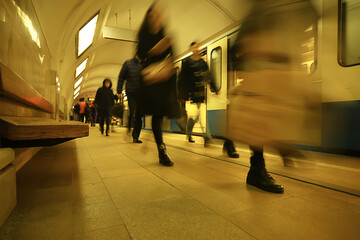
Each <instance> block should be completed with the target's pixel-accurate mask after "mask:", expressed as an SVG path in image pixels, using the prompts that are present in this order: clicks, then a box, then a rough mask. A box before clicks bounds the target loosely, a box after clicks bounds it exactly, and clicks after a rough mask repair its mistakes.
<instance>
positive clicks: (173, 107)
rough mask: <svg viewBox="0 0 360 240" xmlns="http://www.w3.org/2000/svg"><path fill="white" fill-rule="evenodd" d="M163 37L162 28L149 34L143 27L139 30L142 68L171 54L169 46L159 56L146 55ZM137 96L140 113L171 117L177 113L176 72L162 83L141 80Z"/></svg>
mask: <svg viewBox="0 0 360 240" xmlns="http://www.w3.org/2000/svg"><path fill="white" fill-rule="evenodd" d="M163 37H164V33H163V30H160V31H159V32H158V33H157V34H155V35H154V34H151V33H149V31H148V30H147V29H146V27H145V28H143V29H142V30H140V33H139V45H138V56H139V57H140V58H141V59H143V60H145V62H144V64H143V69H144V68H146V67H147V66H149V65H150V64H152V63H154V62H158V61H162V60H163V59H165V58H166V56H168V54H170V55H172V49H171V47H170V48H168V49H167V50H166V51H165V52H163V53H162V54H160V55H159V56H153V57H148V52H149V51H150V50H151V49H152V48H153V47H154V46H155V45H156V44H157V43H158V42H159V41H160V40H161V39H162V38H163ZM139 93H140V94H139V98H138V108H139V111H140V113H141V114H143V115H144V114H145V115H153V116H168V117H171V118H174V117H177V116H178V115H179V111H178V105H177V96H176V74H174V75H173V76H172V77H171V78H170V79H169V80H167V81H166V82H162V83H157V84H153V85H150V86H145V85H144V84H143V80H142V83H141V87H140V92H139Z"/></svg>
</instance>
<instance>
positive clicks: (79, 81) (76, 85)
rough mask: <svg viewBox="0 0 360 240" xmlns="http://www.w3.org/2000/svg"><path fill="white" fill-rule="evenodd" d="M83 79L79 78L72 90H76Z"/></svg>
mask: <svg viewBox="0 0 360 240" xmlns="http://www.w3.org/2000/svg"><path fill="white" fill-rule="evenodd" d="M83 78H84V77H81V78H80V79H79V80H77V81H76V83H75V84H74V89H75V88H77V87H78V86H79V85H80V83H81V82H82V80H83Z"/></svg>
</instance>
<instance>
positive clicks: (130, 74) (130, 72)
mask: <svg viewBox="0 0 360 240" xmlns="http://www.w3.org/2000/svg"><path fill="white" fill-rule="evenodd" d="M141 69H142V66H141V64H140V63H139V61H138V59H137V58H136V57H134V58H132V59H129V60H126V61H125V63H124V65H123V66H122V68H121V71H120V74H119V78H118V85H117V93H121V92H122V89H123V85H124V82H125V80H126V87H125V90H126V93H136V92H137V91H138V89H139V85H140V81H141Z"/></svg>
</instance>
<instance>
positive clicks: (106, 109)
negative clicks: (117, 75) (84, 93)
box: [95, 80, 117, 116]
mask: <svg viewBox="0 0 360 240" xmlns="http://www.w3.org/2000/svg"><path fill="white" fill-rule="evenodd" d="M105 81H110V80H104V81H103V86H102V87H101V88H99V89H98V90H97V92H96V96H95V104H96V105H97V106H98V115H99V116H109V115H111V108H112V106H113V105H114V102H115V99H117V96H116V95H114V93H113V90H112V89H111V87H112V82H111V81H110V86H109V87H108V88H107V87H105Z"/></svg>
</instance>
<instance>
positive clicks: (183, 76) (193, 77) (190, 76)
mask: <svg viewBox="0 0 360 240" xmlns="http://www.w3.org/2000/svg"><path fill="white" fill-rule="evenodd" d="M190 50H191V51H192V55H191V56H189V57H188V58H186V59H185V60H183V62H182V67H181V73H180V76H179V81H178V92H179V94H178V98H179V101H180V103H182V105H181V107H182V108H183V109H182V111H183V112H184V111H185V102H186V101H187V100H189V99H190V100H191V101H192V102H193V103H195V104H196V107H197V115H196V117H195V118H189V120H188V124H187V129H186V135H187V140H188V141H189V142H190V143H194V142H195V140H194V139H193V138H192V136H191V135H192V131H193V128H194V125H195V124H196V123H197V122H199V123H200V127H201V130H202V132H203V138H204V146H207V144H209V142H210V141H211V139H212V136H211V133H210V127H209V124H208V121H207V124H206V125H207V127H206V128H204V126H203V125H202V123H201V119H200V114H201V112H200V106H201V104H202V103H204V102H205V100H206V88H205V86H206V85H207V84H210V87H212V88H214V87H213V81H212V80H211V74H210V72H209V67H208V65H207V63H206V62H205V61H204V60H203V59H202V58H201V52H200V51H199V44H198V43H197V42H192V43H191V44H190ZM185 112H186V111H185ZM184 115H185V116H186V115H187V114H186V113H185V114H184ZM207 120H208V119H207ZM223 151H224V152H225V153H227V155H228V156H229V157H232V158H239V154H238V153H237V152H236V149H235V146H234V143H233V142H232V141H231V140H229V139H225V142H224V146H223Z"/></svg>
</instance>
